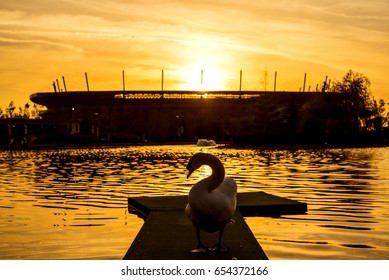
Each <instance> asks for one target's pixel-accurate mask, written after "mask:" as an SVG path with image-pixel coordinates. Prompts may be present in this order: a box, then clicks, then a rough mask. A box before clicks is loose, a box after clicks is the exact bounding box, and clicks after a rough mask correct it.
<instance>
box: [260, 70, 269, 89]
mask: <svg viewBox="0 0 389 280" xmlns="http://www.w3.org/2000/svg"><path fill="white" fill-rule="evenodd" d="M259 84H260V85H261V88H262V90H264V91H267V86H268V85H269V72H268V71H267V66H266V67H265V68H264V69H263V72H262V75H261V77H260V79H259Z"/></svg>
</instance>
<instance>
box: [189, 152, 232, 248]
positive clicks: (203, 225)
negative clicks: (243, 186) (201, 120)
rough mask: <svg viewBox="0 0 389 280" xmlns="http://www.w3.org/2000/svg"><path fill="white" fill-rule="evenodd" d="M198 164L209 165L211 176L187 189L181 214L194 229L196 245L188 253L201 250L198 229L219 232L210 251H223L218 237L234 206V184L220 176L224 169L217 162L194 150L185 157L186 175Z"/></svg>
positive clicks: (222, 175) (208, 155)
mask: <svg viewBox="0 0 389 280" xmlns="http://www.w3.org/2000/svg"><path fill="white" fill-rule="evenodd" d="M202 165H208V166H209V167H211V168H212V174H211V176H209V177H207V178H205V179H203V180H201V181H199V182H197V183H196V184H195V185H194V186H193V187H192V188H191V190H190V192H189V198H188V204H187V205H186V208H185V213H186V214H187V216H188V217H189V219H190V220H191V221H192V223H193V225H194V227H195V228H196V235H197V240H198V247H197V248H196V249H194V250H192V252H205V251H207V250H208V249H207V248H206V247H204V246H203V244H202V243H201V239H200V230H203V231H206V232H216V231H219V241H218V243H217V245H216V247H215V248H213V249H212V250H218V251H224V250H226V249H225V248H223V247H222V246H221V240H222V236H223V232H224V228H225V226H226V225H227V224H228V223H229V222H230V221H232V220H231V217H232V215H233V214H234V212H235V208H236V193H237V185H236V183H235V181H234V180H233V179H231V178H224V175H225V171H224V167H223V164H222V163H221V161H220V160H219V159H218V158H217V157H215V156H213V155H211V154H206V153H196V154H194V155H193V156H192V158H191V159H190V160H189V163H188V165H187V167H186V169H187V170H188V171H189V174H188V176H187V178H189V177H190V175H191V174H192V173H193V171H195V170H196V169H198V168H200V167H201V166H202Z"/></svg>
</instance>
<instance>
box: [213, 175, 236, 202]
mask: <svg viewBox="0 0 389 280" xmlns="http://www.w3.org/2000/svg"><path fill="white" fill-rule="evenodd" d="M214 191H216V192H220V193H223V194H225V195H226V196H228V197H229V198H231V199H232V198H236V193H237V192H238V186H237V185H236V183H235V180H234V179H232V178H225V179H224V181H223V183H221V185H220V186H219V187H217V188H216V189H215V190H214Z"/></svg>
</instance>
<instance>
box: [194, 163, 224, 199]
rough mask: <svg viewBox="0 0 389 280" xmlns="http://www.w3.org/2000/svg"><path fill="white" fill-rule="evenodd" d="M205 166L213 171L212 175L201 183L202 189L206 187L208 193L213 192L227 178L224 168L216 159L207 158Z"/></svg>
mask: <svg viewBox="0 0 389 280" xmlns="http://www.w3.org/2000/svg"><path fill="white" fill-rule="evenodd" d="M204 165H208V166H209V167H210V168H211V169H212V174H211V176H209V177H207V178H205V179H203V180H201V181H200V182H199V183H201V184H200V185H201V187H202V188H204V187H205V188H206V189H207V191H208V192H211V191H213V190H214V189H216V188H217V187H219V186H220V185H221V183H222V182H223V180H224V176H225V171H224V166H223V164H222V163H221V161H220V160H219V159H217V158H216V157H206V158H205V160H204Z"/></svg>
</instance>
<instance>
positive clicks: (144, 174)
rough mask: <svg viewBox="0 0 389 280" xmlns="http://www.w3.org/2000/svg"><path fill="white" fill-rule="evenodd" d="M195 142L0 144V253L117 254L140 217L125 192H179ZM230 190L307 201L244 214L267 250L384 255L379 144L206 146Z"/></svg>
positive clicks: (387, 230) (385, 158) (386, 157)
mask: <svg viewBox="0 0 389 280" xmlns="http://www.w3.org/2000/svg"><path fill="white" fill-rule="evenodd" d="M198 151H200V148H198V147H195V146H144V147H127V148H96V149H67V150H46V151H13V152H9V151H1V152H0V234H1V241H0V259H121V258H122V257H123V256H124V254H125V252H126V251H127V249H128V247H129V246H130V244H131V242H132V240H133V239H134V238H135V236H136V234H137V233H138V231H139V229H140V227H141V226H142V224H143V221H142V220H140V219H139V218H137V217H136V216H134V215H132V214H129V213H128V212H127V198H128V197H130V196H140V195H142V196H160V195H186V194H187V193H188V191H189V189H190V187H191V186H192V184H193V183H194V182H196V181H198V180H200V179H202V178H204V177H206V176H209V175H210V172H211V170H210V168H208V167H203V168H202V169H201V170H199V171H198V172H195V173H194V174H193V175H192V176H191V178H190V179H189V180H187V179H186V175H187V171H186V169H185V167H186V164H187V162H188V160H189V158H190V156H191V155H192V154H193V153H195V152H198ZM206 152H209V153H213V154H215V155H217V156H218V157H219V158H220V159H221V160H222V162H223V163H224V165H225V168H226V176H229V177H233V178H234V179H235V180H236V181H237V183H238V187H239V192H250V191H265V192H268V193H270V194H273V195H279V196H282V197H287V198H292V199H296V200H299V201H303V202H307V203H308V214H306V215H290V216H282V217H278V218H268V217H247V218H246V221H247V223H248V224H249V226H250V228H251V229H252V231H253V233H254V235H255V236H256V238H257V239H258V241H259V242H260V244H261V245H262V247H263V248H264V250H265V252H266V253H267V255H268V257H269V258H270V259H387V258H389V238H388V236H389V217H388V214H387V213H388V212H389V211H388V208H389V206H388V205H389V203H388V202H389V201H388V200H389V199H388V192H389V175H388V172H387V170H388V169H389V149H388V148H375V149H328V150H255V149H227V148H223V149H207V150H206Z"/></svg>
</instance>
